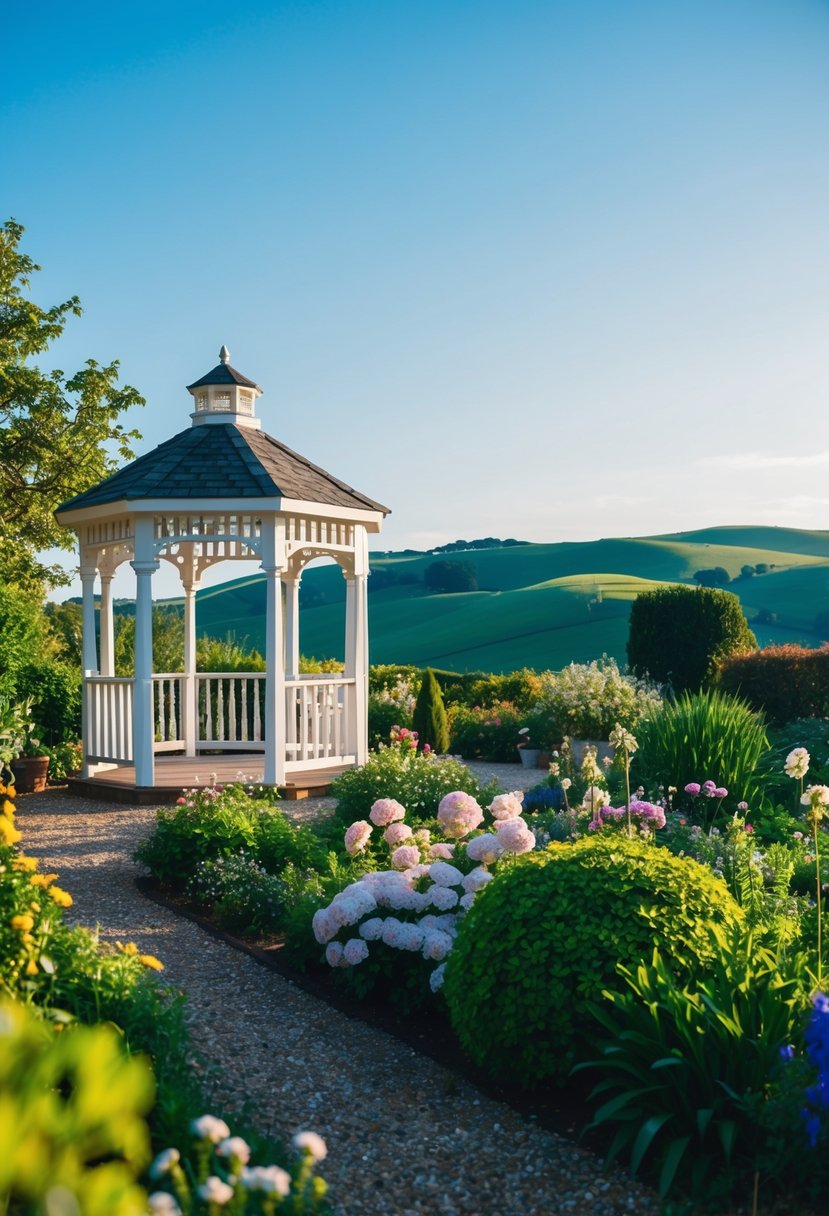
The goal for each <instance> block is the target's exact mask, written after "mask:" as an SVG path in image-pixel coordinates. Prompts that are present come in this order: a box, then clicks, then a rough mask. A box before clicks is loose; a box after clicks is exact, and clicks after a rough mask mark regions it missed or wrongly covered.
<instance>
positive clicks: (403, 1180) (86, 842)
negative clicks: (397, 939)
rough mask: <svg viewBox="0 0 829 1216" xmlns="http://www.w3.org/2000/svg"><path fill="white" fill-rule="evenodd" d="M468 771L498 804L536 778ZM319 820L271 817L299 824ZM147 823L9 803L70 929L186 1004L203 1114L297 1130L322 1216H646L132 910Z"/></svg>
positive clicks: (499, 1111) (298, 1002)
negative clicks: (316, 1167) (64, 902)
mask: <svg viewBox="0 0 829 1216" xmlns="http://www.w3.org/2000/svg"><path fill="white" fill-rule="evenodd" d="M475 767H476V770H479V771H480V773H481V775H482V776H483V775H485V772H484V770H486V773H487V774H488V773H489V772H490V771H491V772H492V773H493V775H497V776H498V777H499V780H501V781H502V783H503V785H504V788H506V789H517V788H521V787H522V786H525V785H526V786H528V785H531V784H533V783H534V782H535V781H536V780H537V778H538V777H539V776H541V775H542V774H538V773H535V774H534V773H532V772H528V771H527V770H522V769H520V768H519V766H517V765H506V766H492V765H486V766H485V765H481V766H477V765H476V766H475ZM519 778H520V780H519ZM328 804H329V805H330V802H329V803H328ZM325 805H326V800H316V801H315V803H314V804H313V805H311V806H309V805H308V803H298V804H293V805H291V804H288V805H286V810H289V811H296V813H297V815H298V817H303V818H304V817H307V815H308V814H309V813H313V812H316V813H319V812H320V811H321V810H323V809H324V807H325ZM154 821H155V812H154V810H152V809H148V808H143V807H142V808H127V807H120V806H119V807H114V808H113V807H109V806H106V805H105V804H102V803H98V802H91V801H87V800H85V799H80V798H72V797H69V796H67V795H66V793H65V792H64V791H63V790H60V789H56V790H48V791H47V792H46V793H44V794H37V795H31V796H29V797H21V798H20V799H19V802H18V824H19V826H20V828H21V830H22V831H23V833H24V841H23V843H24V847H25V849H26V852H27V853H30V854H34V855H35V856H37V857H39V858H41V859H42V861H43V862H44V863H45V865H46V867H47V868H48V869H50V870H56V871H58V872H59V873H60V875H61V884H62V885H63V886H64V887H65V888H66V889H68V890H69V891H71V892H72V895H73V897H74V900H75V903H74V906H73V908H72V909H71V912H70V915H71V917H72V919H73V920H74V921H75V922H76V923H78V924H82V925H86V926H88V927H90V928H95V927H96V926H98V927H99V929H100V935H101V938H102V939H103V940H104V941H115V940H116V939H119V940H122V941H124V940H128V941H136V942H137V943H138V944H139V945H140V947H141V949H142V950H143V951H147V952H150V953H152V954H155V955H157V956H158V957H159V958H161V959H162V960H163V961H164V963H165V968H166V969H165V971H164V972H163V978H164V979H165V980H166V981H167V982H169V983H172V984H174V985H176V986H177V987H179V988H182V989H184V990H185V991H186V992H187V994H188V997H189V1001H188V1009H189V1012H188V1018H189V1021H190V1023H191V1026H192V1031H193V1036H194V1039H195V1041H196V1043H197V1044H198V1046H199V1048H200V1050H201V1051H202V1052H203V1053H204V1055H205V1056H206V1057H207V1058H208V1059H210V1060H211V1061H212V1062H214V1063H215V1064H217V1065H218V1066H219V1068H220V1069H221V1073H222V1077H223V1089H222V1092H221V1093H220V1094H216V1095H215V1100H216V1104H217V1107H218V1106H221V1107H223V1108H224V1109H240V1108H241V1107H242V1105H243V1104H244V1103H245V1102H248V1103H249V1104H250V1108H251V1110H252V1112H253V1115H254V1119H255V1122H256V1124H257V1125H258V1126H259V1127H260V1128H261V1130H262V1131H263V1132H265V1133H269V1134H274V1135H277V1136H279V1137H280V1138H282V1139H283V1140H287V1139H288V1138H289V1137H290V1136H291V1135H292V1134H293V1133H294V1132H295V1131H297V1130H300V1129H312V1130H314V1131H317V1132H319V1133H320V1134H321V1135H322V1136H324V1137H325V1139H326V1141H327V1142H328V1148H329V1155H328V1158H327V1160H326V1161H325V1164H324V1168H323V1170H322V1173H323V1175H324V1177H325V1178H326V1179H327V1180H328V1182H329V1185H330V1187H331V1196H332V1199H333V1202H334V1205H335V1211H336V1213H337V1216H490V1214H492V1216H496V1214H497V1216H549V1214H551V1213H558V1212H561V1213H564V1212H567V1213H577V1214H579V1216H581V1214H582V1213H584V1214H591V1216H620V1214H622V1213H642V1214H643V1216H656V1213H657V1212H658V1210H659V1205H658V1203H657V1201H656V1200H655V1199H654V1198H653V1196H652V1195H651V1194H650V1193H649V1192H647V1191H646V1190H644V1189H643V1188H640V1187H638V1186H636V1185H635V1184H634V1183H632V1182H630V1181H629V1180H628V1179H627V1178H625V1177H624V1176H623V1175H621V1174H618V1173H616V1172H614V1171H612V1170H609V1169H605V1168H604V1166H603V1165H602V1163H601V1162H600V1161H599V1160H598V1159H597V1158H596V1157H594V1156H592V1155H591V1154H590V1153H587V1152H584V1151H582V1150H580V1149H579V1148H577V1147H575V1146H574V1145H573V1144H572V1143H570V1142H569V1141H567V1140H565V1139H563V1138H562V1137H559V1136H556V1135H554V1134H551V1133H548V1132H545V1131H542V1130H541V1129H539V1128H538V1127H537V1126H535V1125H534V1124H533V1122H532V1121H530V1120H527V1119H524V1118H523V1117H522V1116H520V1115H519V1114H517V1113H516V1112H515V1111H513V1110H512V1109H511V1108H510V1107H508V1106H506V1105H504V1104H503V1103H500V1102H497V1101H494V1100H492V1099H491V1098H488V1097H486V1096H485V1095H484V1094H482V1093H480V1092H479V1091H477V1090H476V1089H475V1088H474V1087H473V1086H472V1085H470V1084H469V1083H468V1082H466V1081H465V1080H463V1079H459V1078H457V1077H456V1076H455V1075H454V1074H450V1073H448V1072H447V1070H446V1069H445V1068H443V1067H442V1066H441V1065H439V1064H437V1063H435V1062H434V1061H432V1060H430V1059H428V1058H427V1057H425V1056H422V1055H420V1054H419V1053H417V1052H415V1051H413V1050H412V1049H411V1048H410V1047H408V1046H406V1045H404V1044H401V1043H400V1042H398V1041H397V1040H396V1039H394V1038H392V1037H390V1036H388V1035H386V1034H385V1033H383V1032H382V1031H380V1030H378V1029H376V1028H373V1027H370V1026H368V1025H365V1024H363V1023H362V1022H360V1021H355V1020H353V1019H350V1018H348V1017H347V1016H345V1015H344V1014H342V1013H340V1012H338V1011H337V1010H335V1009H332V1008H330V1007H329V1006H328V1005H326V1004H325V1003H324V1002H322V1001H320V1000H319V999H317V998H316V997H314V996H312V995H310V994H308V993H306V992H304V991H302V990H301V989H299V988H297V987H296V986H295V985H294V984H292V983H291V982H290V981H288V980H285V979H283V978H282V977H281V976H279V975H276V974H274V973H273V972H272V971H270V970H268V969H266V968H264V967H262V966H260V965H259V964H258V963H257V962H256V961H255V960H254V959H252V958H250V957H249V956H247V955H246V954H242V953H239V952H237V951H236V950H234V949H233V948H232V947H230V946H227V945H225V944H224V943H223V942H220V941H217V940H216V939H215V938H213V937H211V936H210V935H209V934H207V933H205V932H203V931H202V930H201V929H200V928H199V927H198V926H196V925H194V924H192V923H191V922H190V921H188V920H185V919H181V918H179V917H177V916H175V914H173V913H171V912H168V911H166V910H165V909H162V908H160V907H158V906H157V905H156V904H154V903H152V902H150V901H149V900H147V899H145V898H144V897H143V896H141V895H140V894H139V893H138V892H137V890H136V889H135V886H134V884H133V879H134V878H135V876H136V875H137V874H138V873H140V872H141V871H140V867H138V866H137V865H136V864H135V863H133V861H132V860H131V857H132V852H133V850H134V849H135V847H136V845H137V844H138V843H139V841H141V840H143V839H144V838H145V837H146V836H147V835H148V834H149V832H150V831H151V830H152V826H153V823H154Z"/></svg>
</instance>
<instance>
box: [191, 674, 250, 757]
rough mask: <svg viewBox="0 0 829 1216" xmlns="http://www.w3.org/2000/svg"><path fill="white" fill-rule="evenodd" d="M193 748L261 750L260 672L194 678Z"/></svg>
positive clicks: (203, 675)
mask: <svg viewBox="0 0 829 1216" xmlns="http://www.w3.org/2000/svg"><path fill="white" fill-rule="evenodd" d="M196 714H197V718H198V724H199V726H198V738H197V746H198V747H200V748H210V749H212V750H215V751H257V752H261V751H264V750H265V742H264V740H265V673H264V671H255V672H239V671H209V672H207V671H205V672H199V673H198V674H197V675H196Z"/></svg>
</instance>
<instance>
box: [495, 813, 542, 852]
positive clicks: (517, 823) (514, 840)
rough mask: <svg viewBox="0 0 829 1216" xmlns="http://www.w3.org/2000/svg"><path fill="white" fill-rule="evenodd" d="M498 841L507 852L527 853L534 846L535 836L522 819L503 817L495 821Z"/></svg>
mask: <svg viewBox="0 0 829 1216" xmlns="http://www.w3.org/2000/svg"><path fill="white" fill-rule="evenodd" d="M495 830H496V831H497V833H498V843H499V844H500V845H501V847H502V848H503V849H504V851H505V852H507V853H529V852H530V851H531V850H532V849H534V848H535V836H534V835H533V834H532V832H531V831H530V829H529V828H528V827H527V825H526V823H525V822H524V820H523V819H503V820H501V822H500V823H496V825H495Z"/></svg>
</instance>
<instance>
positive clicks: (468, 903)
mask: <svg viewBox="0 0 829 1216" xmlns="http://www.w3.org/2000/svg"><path fill="white" fill-rule="evenodd" d="M474 902H475V892H474V891H467V893H466V895H462V896H461V899H460V903H459V904H458V907H459V908H463V910H464V912H468V911H469V909H470V908H471V907H472V905H473V904H474Z"/></svg>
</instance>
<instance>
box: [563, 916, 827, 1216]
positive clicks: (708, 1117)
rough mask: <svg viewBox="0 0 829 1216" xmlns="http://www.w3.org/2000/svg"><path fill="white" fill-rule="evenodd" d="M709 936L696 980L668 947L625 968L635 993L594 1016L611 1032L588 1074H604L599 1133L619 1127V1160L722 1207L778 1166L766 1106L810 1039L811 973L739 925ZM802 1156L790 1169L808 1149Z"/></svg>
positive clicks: (624, 992) (611, 997)
mask: <svg viewBox="0 0 829 1216" xmlns="http://www.w3.org/2000/svg"><path fill="white" fill-rule="evenodd" d="M705 933H706V934H707V936H708V941H709V943H710V947H709V951H708V958H707V960H706V965H705V969H704V972H702V973H701V974H699V975H697V976H695V977H694V978H693V979H690V980H689V977H688V974H687V972H685V973H684V974H683V973H682V972H681V971H680V969H678V968H677V967H676V965H675V963H674V962H673V960H671V959H670V958H669V957H668V956H667V955H666V954H665V952H664V951H661V950H660V949H655V950H654V951H653V955H652V958H651V962H650V963H644V962H643V963H640V964H639V965H638V966H636V967H634V966H633V965H630V964H629V965H624V964H622V965H620V966H619V968H618V972H619V975H620V976H621V977H622V979H623V981H624V987H623V988H622V989H621V990H620V989H619V988H618V987H616V986H613V987H611V988H607V989H605V990H604V991H603V992H602V996H603V998H604V1000H605V1002H606V1004H602V1005H599V1004H596V1003H593V1002H591V1004H590V1007H589V1008H590V1014H591V1015H592V1017H593V1018H594V1020H595V1022H596V1024H597V1025H599V1026H601V1027H602V1028H603V1029H604V1031H605V1032H606V1037H605V1038H604V1040H603V1042H602V1043H601V1047H600V1056H599V1057H598V1058H596V1059H594V1060H592V1061H590V1062H588V1063H585V1064H581V1065H579V1067H580V1068H588V1069H592V1070H596V1071H599V1072H600V1073H601V1077H602V1079H601V1080H600V1081H599V1083H598V1084H597V1085H596V1087H595V1089H594V1090H593V1094H592V1096H593V1098H599V1097H601V1098H602V1099H603V1101H602V1105H601V1106H600V1107H599V1109H598V1110H597V1111H596V1113H595V1115H594V1117H593V1121H592V1123H591V1124H590V1127H591V1128H595V1129H602V1130H603V1131H604V1130H612V1129H614V1128H615V1136H614V1138H613V1140H612V1141H611V1143H610V1147H609V1150H608V1156H609V1157H610V1158H611V1159H613V1158H615V1157H617V1156H619V1155H620V1154H624V1155H625V1156H626V1157H627V1158H628V1160H629V1163H630V1167H631V1170H632V1172H633V1173H634V1174H635V1173H637V1172H638V1171H639V1169H640V1168H641V1167H642V1166H643V1165H647V1166H650V1168H651V1171H652V1172H655V1173H656V1176H657V1178H658V1185H659V1192H660V1195H661V1196H662V1197H663V1198H664V1197H665V1196H667V1195H669V1194H670V1193H672V1192H673V1191H675V1190H677V1189H681V1190H685V1191H690V1193H691V1195H692V1196H693V1197H694V1198H695V1199H696V1200H698V1201H706V1202H716V1203H717V1204H719V1205H722V1204H725V1203H728V1202H730V1200H731V1198H732V1196H733V1195H734V1194H735V1192H736V1190H737V1188H738V1187H739V1188H741V1189H742V1190H743V1192H744V1193H745V1191H746V1190H748V1183H749V1181H750V1180H751V1179H752V1178H753V1175H754V1173H755V1171H761V1172H762V1171H763V1169H764V1162H765V1161H766V1160H767V1159H768V1145H767V1144H766V1143H764V1141H763V1138H762V1137H759V1136H758V1127H757V1108H758V1106H759V1105H762V1104H763V1103H765V1102H766V1101H767V1100H768V1098H769V1096H770V1094H771V1092H772V1091H771V1085H772V1082H773V1080H774V1077H775V1075H776V1074H777V1073H779V1069H780V1050H781V1048H783V1047H785V1046H786V1045H788V1044H789V1043H791V1042H792V1040H793V1038H795V1037H796V1036H797V1035H798V1029H799V1022H800V1020H801V1014H802V1011H803V1010H804V1008H805V1007H806V1005H807V1003H808V1000H807V993H808V975H807V973H806V972H805V970H804V967H803V961H802V959H800V958H795V959H793V960H790V962H789V965H788V968H787V969H784V968H782V967H781V961H780V959H779V958H778V957H777V955H776V954H775V953H773V952H772V951H770V950H768V949H765V948H763V947H762V946H760V945H759V944H758V943H757V942H756V941H755V940H754V939H753V938H752V936H751V934H745V933H744V932H743V931H742V930H741V928H740V927H739V926H738V925H732V926H731V928H730V929H726V928H724V927H722V926H717V925H712V924H708V925H706V926H705ZM791 1148H792V1153H791V1156H790V1159H789V1163H788V1164H789V1166H790V1168H791V1167H792V1165H793V1163H794V1160H795V1159H796V1158H797V1157H798V1156H800V1154H801V1152H802V1144H799V1143H797V1142H795V1143H793V1144H792V1145H791ZM795 1150H796V1151H795ZM718 1210H722V1207H718Z"/></svg>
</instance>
